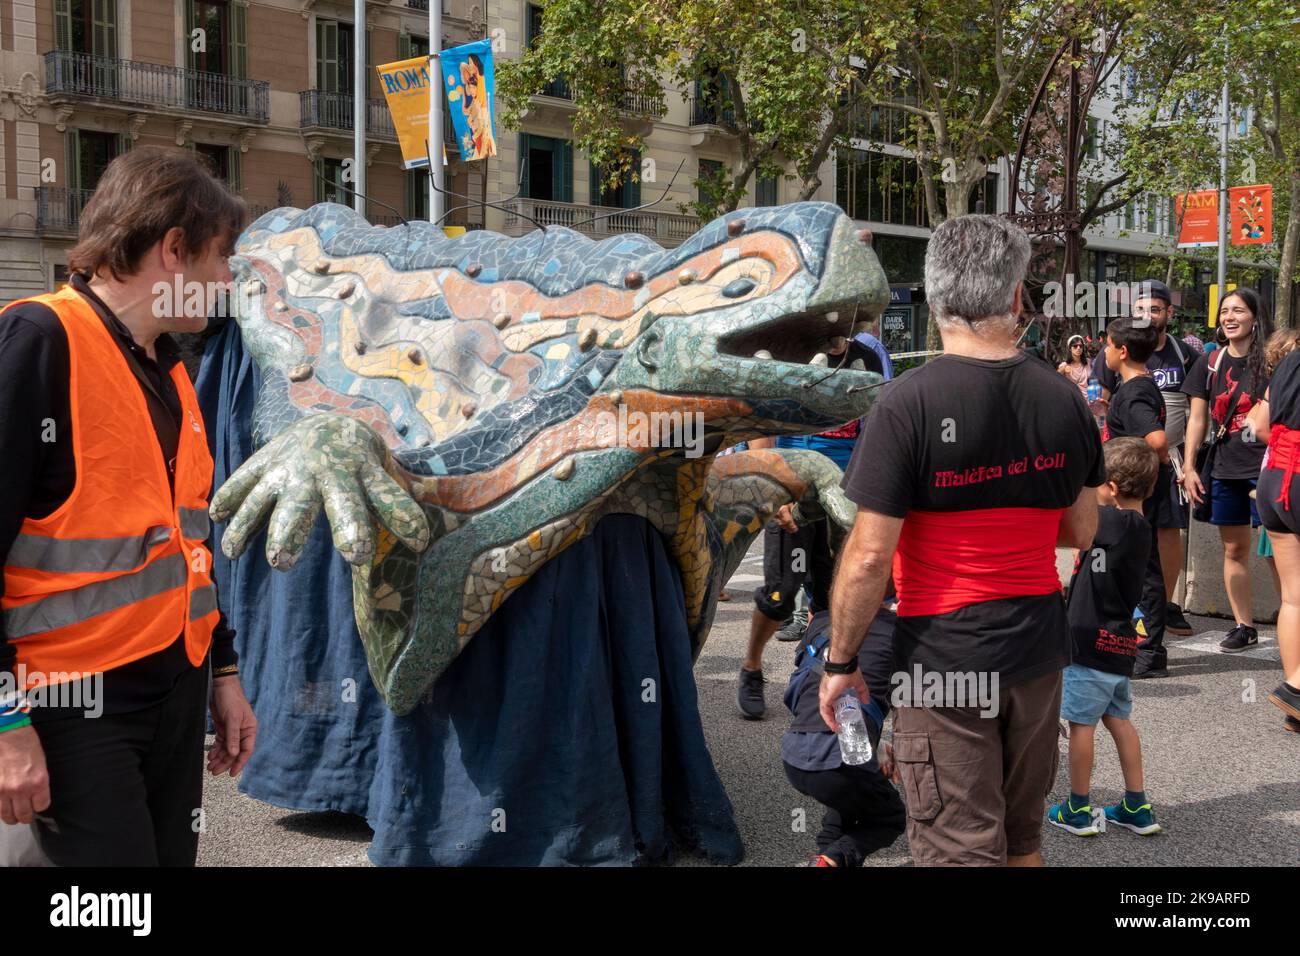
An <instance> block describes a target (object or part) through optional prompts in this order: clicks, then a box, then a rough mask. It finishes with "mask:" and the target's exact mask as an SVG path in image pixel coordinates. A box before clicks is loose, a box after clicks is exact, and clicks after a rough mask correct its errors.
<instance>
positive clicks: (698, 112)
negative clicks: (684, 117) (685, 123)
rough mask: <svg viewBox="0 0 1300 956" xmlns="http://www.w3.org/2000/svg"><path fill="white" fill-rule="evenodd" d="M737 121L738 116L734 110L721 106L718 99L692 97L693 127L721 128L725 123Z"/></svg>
mask: <svg viewBox="0 0 1300 956" xmlns="http://www.w3.org/2000/svg"><path fill="white" fill-rule="evenodd" d="M735 120H736V114H735V112H734V111H733V110H732V108H731V107H730V106H719V105H718V99H717V97H714V96H692V97H691V125H692V126H721V125H722V124H723V123H734V122H735Z"/></svg>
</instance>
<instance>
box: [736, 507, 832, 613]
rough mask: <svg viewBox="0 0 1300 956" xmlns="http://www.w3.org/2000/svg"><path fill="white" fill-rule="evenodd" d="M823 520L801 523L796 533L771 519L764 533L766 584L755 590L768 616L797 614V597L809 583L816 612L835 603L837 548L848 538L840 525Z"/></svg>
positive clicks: (755, 595)
mask: <svg viewBox="0 0 1300 956" xmlns="http://www.w3.org/2000/svg"><path fill="white" fill-rule="evenodd" d="M830 525H831V521H830V520H829V519H823V520H821V521H814V522H811V523H808V524H804V525H800V526H799V530H798V531H796V532H795V533H794V534H790V533H788V532H786V531H782V530H781V527H780V526H779V525H778V524H777V523H776V522H775V521H770V522H768V525H767V528H766V529H765V530H764V532H763V585H762V587H758V588H755V589H754V604H755V606H757V608H758V609H759V611H761V612H762V613H763V615H764V616H766V617H768V618H771V619H772V620H773V621H784V620H786V619H787V618H789V617H790V615H791V614H793V613H794V607H795V599H796V598H797V597H798V596H799V589H800V588H801V587H803V585H804V582H805V581H807V582H809V591H810V592H811V594H810V597H811V598H812V600H811V601H810V602H809V609H810V610H811V611H812V613H813V614H817V613H818V612H820V611H824V610H826V609H827V608H829V607H830V606H831V599H830V589H831V578H832V576H833V575H834V574H835V551H836V549H837V548H838V547H839V545H840V544H841V543H842V542H843V540H844V533H843V532H842V531H840V530H839V526H838V525H837V526H836V527H835V528H833V529H832V528H831V527H830Z"/></svg>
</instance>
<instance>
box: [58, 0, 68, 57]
mask: <svg viewBox="0 0 1300 956" xmlns="http://www.w3.org/2000/svg"><path fill="white" fill-rule="evenodd" d="M54 47H55V49H58V50H71V49H72V0H54Z"/></svg>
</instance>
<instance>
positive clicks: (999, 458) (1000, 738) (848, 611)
mask: <svg viewBox="0 0 1300 956" xmlns="http://www.w3.org/2000/svg"><path fill="white" fill-rule="evenodd" d="M1028 261H1029V240H1028V238H1027V237H1026V236H1025V234H1024V232H1023V231H1022V230H1021V229H1019V228H1018V227H1017V226H1015V225H1014V224H1012V223H1011V222H1010V221H1008V220H1006V219H1003V218H1001V217H997V216H963V217H960V218H957V219H952V220H949V221H948V222H946V223H944V224H943V225H941V226H940V227H939V228H938V229H936V230H935V232H934V235H933V236H932V237H931V239H930V245H929V249H928V250H927V253H926V263H925V286H926V298H927V301H928V302H929V304H930V308H931V311H932V312H933V313H934V314H935V317H936V319H937V321H938V323H939V331H940V334H941V335H942V338H943V346H944V354H943V355H942V356H941V357H939V358H937V359H935V360H934V361H932V362H930V363H929V364H927V365H924V366H922V367H921V368H918V369H915V370H913V371H910V372H908V373H906V374H905V375H903V376H902V377H901V378H899V379H898V380H897V381H895V382H894V383H893V384H891V385H889V386H888V387H887V388H885V389H884V391H883V393H882V395H881V396H880V399H879V401H878V402H877V403H876V405H875V407H874V408H872V410H871V414H870V415H868V416H867V421H866V426H865V428H864V431H863V433H862V436H861V437H860V439H859V441H858V446H857V451H856V452H855V454H854V456H853V460H852V461H851V462H850V463H849V468H848V471H847V472H846V474H845V478H844V489H845V491H846V493H847V494H848V496H849V497H850V498H851V499H853V500H854V501H855V502H857V504H858V506H859V508H858V516H857V521H856V523H855V525H854V527H853V530H852V532H851V533H850V535H849V538H848V540H847V542H846V543H845V546H844V550H843V552H842V555H841V559H840V566H839V570H838V573H837V575H836V578H835V584H834V588H833V591H832V596H831V621H832V635H831V651H830V655H829V661H828V663H827V666H826V672H827V673H826V676H825V677H824V679H823V682H822V688H821V709H822V715H823V717H824V718H825V719H826V722H827V723H828V724H829V725H831V726H832V727H835V726H836V723H835V715H834V703H835V701H836V700H837V699H838V698H839V697H840V696H841V695H843V694H844V693H845V692H846V691H849V690H853V691H856V692H857V694H858V696H859V697H860V698H862V699H864V700H865V699H866V693H867V691H866V686H865V685H864V683H863V681H862V677H861V675H860V674H858V673H856V670H855V668H854V667H853V663H852V662H854V661H855V660H856V657H857V651H858V646H859V644H860V643H861V641H862V637H863V635H864V634H865V633H866V631H867V625H868V624H869V623H870V621H871V618H872V616H873V614H874V613H875V610H876V608H878V607H879V605H880V600H881V598H882V597H883V596H884V594H885V588H886V585H887V584H888V581H889V577H890V571H891V567H892V569H893V574H894V585H895V587H896V589H897V592H898V601H899V605H898V627H897V648H898V651H897V653H898V657H897V660H896V664H897V665H898V667H899V672H898V673H896V674H895V675H894V680H893V692H892V695H893V700H892V701H891V703H893V704H894V705H895V706H897V707H898V710H897V711H896V713H895V718H894V721H895V723H894V755H895V760H896V762H897V766H898V769H899V772H900V774H901V776H902V781H903V787H904V794H905V797H906V800H907V813H908V839H909V842H910V843H911V849H912V856H913V859H914V860H915V861H916V862H917V863H918V864H921V865H926V864H977V865H999V864H1011V865H1041V863H1042V857H1041V855H1040V853H1039V848H1040V846H1041V842H1042V820H1043V813H1044V798H1045V796H1046V794H1047V793H1048V791H1049V790H1050V788H1051V787H1052V784H1053V782H1054V780H1055V776H1056V761H1057V718H1058V715H1059V711H1060V698H1061V671H1062V670H1063V669H1064V668H1065V666H1066V665H1067V664H1069V662H1070V635H1069V627H1068V624H1067V622H1066V617H1065V605H1064V602H1063V601H1062V599H1061V594H1060V581H1059V579H1058V577H1057V572H1056V547H1057V546H1058V545H1060V546H1063V547H1071V548H1086V547H1088V546H1089V545H1090V544H1091V543H1092V538H1093V534H1094V533H1095V531H1096V528H1097V504H1096V495H1095V493H1094V492H1093V491H1092V490H1091V489H1092V488H1094V487H1096V486H1097V485H1100V484H1101V483H1102V481H1103V480H1104V478H1105V465H1104V461H1103V458H1102V453H1101V440H1100V436H1099V435H1098V433H1097V427H1096V425H1095V423H1094V422H1093V419H1092V416H1091V414H1090V413H1089V412H1088V408H1087V406H1086V405H1085V404H1084V401H1083V398H1082V396H1081V395H1080V394H1079V390H1078V389H1077V388H1075V387H1074V386H1073V385H1072V384H1071V383H1070V382H1068V381H1066V380H1065V379H1063V378H1061V376H1059V375H1057V374H1056V373H1055V371H1053V369H1052V368H1051V367H1050V366H1048V365H1045V364H1043V363H1042V362H1037V361H1034V360H1033V359H1032V358H1031V357H1030V356H1028V355H1026V354H1025V353H1023V352H1020V351H1018V350H1017V349H1016V346H1015V342H1016V331H1017V324H1018V317H1019V314H1020V309H1021V294H1022V291H1023V290H1022V280H1023V278H1024V275H1025V268H1026V266H1027V264H1028ZM841 665H843V666H841ZM837 671H838V672H839V673H837Z"/></svg>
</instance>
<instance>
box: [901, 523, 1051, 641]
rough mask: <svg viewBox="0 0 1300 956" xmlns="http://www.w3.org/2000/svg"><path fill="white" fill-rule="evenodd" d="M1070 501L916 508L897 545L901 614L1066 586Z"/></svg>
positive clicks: (1037, 593)
mask: <svg viewBox="0 0 1300 956" xmlns="http://www.w3.org/2000/svg"><path fill="white" fill-rule="evenodd" d="M1064 513H1065V509H1064V508H981V509H979V510H976V511H909V512H908V513H907V517H905V518H904V519H903V531H902V534H901V535H900V536H899V539H898V550H897V551H896V552H895V553H894V586H895V587H896V588H897V590H898V616H899V617H921V616H923V615H930V614H947V613H948V612H949V611H956V610H958V609H959V608H963V607H966V606H968V605H971V604H978V603H980V602H982V601H997V600H1002V599H1005V598H1014V597H1037V596H1041V595H1044V594H1052V593H1054V592H1058V591H1060V589H1061V581H1060V578H1058V577H1057V574H1056V538H1057V535H1058V534H1059V533H1060V525H1061V515H1062V514H1064Z"/></svg>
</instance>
